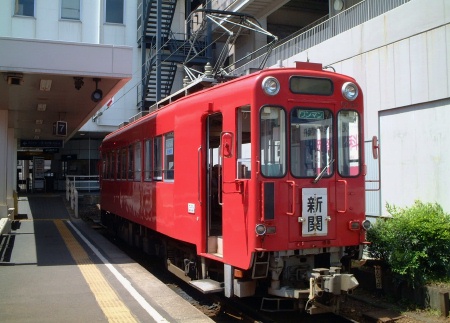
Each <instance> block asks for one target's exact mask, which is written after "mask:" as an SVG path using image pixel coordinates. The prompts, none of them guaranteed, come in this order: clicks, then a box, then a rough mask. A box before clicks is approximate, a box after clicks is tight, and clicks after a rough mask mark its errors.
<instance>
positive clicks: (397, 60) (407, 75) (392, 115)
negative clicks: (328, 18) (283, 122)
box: [284, 0, 450, 214]
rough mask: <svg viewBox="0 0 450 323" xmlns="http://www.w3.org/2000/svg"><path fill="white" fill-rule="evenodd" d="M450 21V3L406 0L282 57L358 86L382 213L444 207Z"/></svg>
mask: <svg viewBox="0 0 450 323" xmlns="http://www.w3.org/2000/svg"><path fill="white" fill-rule="evenodd" d="M449 23H450V0H433V1H427V0H412V1H410V2H408V3H407V4H405V5H403V6H400V7H398V8H396V9H394V10H391V11H389V12H387V13H386V14H384V15H381V16H379V17H377V18H375V19H372V20H370V21H368V22H367V23H364V24H362V25H359V26H357V27H355V28H353V29H351V30H350V31H348V32H346V33H343V34H341V35H338V36H336V37H333V38H332V39H330V40H328V41H326V42H324V43H322V44H320V45H317V46H315V47H313V48H310V49H308V50H307V51H305V52H302V53H299V54H297V55H294V56H293V57H291V58H290V59H288V60H286V61H285V62H284V65H285V66H293V64H294V62H295V61H306V60H307V59H309V60H310V61H312V62H320V63H322V64H323V65H332V66H333V67H334V68H335V69H336V71H337V72H341V73H344V74H348V75H352V76H353V77H355V79H356V80H357V82H358V83H359V84H360V85H361V87H362V89H363V93H364V96H365V99H364V102H365V109H366V119H365V137H366V138H367V139H370V138H371V137H372V136H374V135H377V136H379V138H380V145H381V182H382V186H381V195H380V196H381V198H380V202H379V203H380V206H381V210H382V211H381V213H382V214H385V212H386V211H385V205H386V203H390V204H394V205H398V206H409V205H411V204H412V203H413V202H414V200H421V201H424V202H437V203H439V204H441V205H442V206H443V207H444V209H445V210H446V211H447V212H450V200H449V199H448V197H447V196H446V194H447V195H448V192H449V191H450V181H449V178H450V176H449V175H450V174H449V172H448V171H447V170H446V169H445V166H444V165H446V166H448V165H449V163H448V162H449V158H450V152H449V150H448V149H446V146H445V144H446V143H447V142H448V140H446V139H450V138H448V135H447V133H449V132H448V122H447V120H448V117H450V115H449V113H448V112H447V111H450V110H449V100H448V98H449V97H450V84H449V83H450V80H449V75H450V25H449ZM330 48H332V50H330Z"/></svg>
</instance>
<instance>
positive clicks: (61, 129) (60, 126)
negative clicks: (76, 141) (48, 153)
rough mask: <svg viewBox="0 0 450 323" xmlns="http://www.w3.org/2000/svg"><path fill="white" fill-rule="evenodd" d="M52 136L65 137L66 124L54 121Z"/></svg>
mask: <svg viewBox="0 0 450 323" xmlns="http://www.w3.org/2000/svg"><path fill="white" fill-rule="evenodd" d="M53 134H54V135H56V136H61V137H65V136H67V122H66V121H56V122H55V123H53Z"/></svg>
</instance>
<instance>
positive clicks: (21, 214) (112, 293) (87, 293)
mask: <svg viewBox="0 0 450 323" xmlns="http://www.w3.org/2000/svg"><path fill="white" fill-rule="evenodd" d="M63 198H64V197H63V196H62V195H58V194H43V195H32V194H30V195H26V196H19V198H18V214H17V215H16V219H15V221H14V222H13V224H12V230H11V233H10V234H6V235H3V236H2V237H1V238H0V322H196V323H198V322H200V323H201V322H213V321H212V320H211V319H210V318H209V317H207V316H206V315H204V314H203V313H201V312H200V311H199V310H198V309H196V308H195V307H193V306H192V305H191V304H189V303H188V302H187V301H186V300H185V299H183V298H182V297H181V296H179V295H178V294H176V293H175V292H174V291H173V290H171V289H170V288H169V287H167V286H166V285H164V284H163V283H162V282H160V281H159V280H158V279H157V278H155V277H154V276H153V275H152V274H151V273H150V272H148V271H147V270H146V269H144V268H142V267H141V266H140V265H139V264H137V263H136V262H134V261H133V260H132V259H130V258H129V257H128V256H127V255H125V254H124V253H123V252H122V251H121V250H119V249H118V248H117V247H116V246H114V245H113V244H111V243H110V242H109V241H108V240H107V239H106V238H105V237H103V236H102V235H101V234H100V233H98V232H97V231H95V230H94V229H93V228H92V227H91V226H90V225H89V224H88V223H86V222H84V221H83V220H79V219H74V218H72V217H71V216H70V213H69V212H68V211H67V209H66V207H65V204H64V200H63Z"/></svg>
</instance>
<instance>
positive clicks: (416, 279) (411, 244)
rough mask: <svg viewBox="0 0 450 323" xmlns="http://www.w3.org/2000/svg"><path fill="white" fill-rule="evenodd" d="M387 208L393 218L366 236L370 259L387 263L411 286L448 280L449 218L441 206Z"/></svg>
mask: <svg viewBox="0 0 450 323" xmlns="http://www.w3.org/2000/svg"><path fill="white" fill-rule="evenodd" d="M386 208H387V211H388V212H389V214H390V215H391V216H392V218H387V219H379V220H378V221H377V222H376V223H375V224H374V225H373V226H372V228H371V229H369V230H368V232H367V240H368V241H370V242H371V245H370V246H369V255H370V256H371V257H374V258H378V259H382V260H384V261H386V263H387V265H388V266H389V267H390V269H391V270H392V272H394V273H397V274H399V275H400V276H401V277H402V278H403V279H405V280H406V281H407V282H408V283H409V284H410V285H411V286H419V285H421V284H424V283H428V282H430V281H440V280H445V279H448V275H449V274H450V215H449V214H446V213H444V211H443V210H442V208H441V206H439V205H438V204H431V203H427V204H424V203H422V202H419V201H416V202H415V203H414V205H413V206H412V207H410V208H397V207H395V206H391V205H389V204H388V205H387V207H386Z"/></svg>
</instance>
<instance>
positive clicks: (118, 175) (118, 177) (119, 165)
mask: <svg viewBox="0 0 450 323" xmlns="http://www.w3.org/2000/svg"><path fill="white" fill-rule="evenodd" d="M116 163H117V166H116V180H121V179H122V150H121V149H117V160H116Z"/></svg>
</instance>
